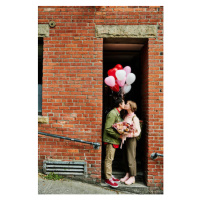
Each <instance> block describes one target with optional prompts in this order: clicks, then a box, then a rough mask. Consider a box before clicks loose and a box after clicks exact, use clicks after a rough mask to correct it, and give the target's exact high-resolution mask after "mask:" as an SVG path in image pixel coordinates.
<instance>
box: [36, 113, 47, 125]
mask: <svg viewBox="0 0 200 200" xmlns="http://www.w3.org/2000/svg"><path fill="white" fill-rule="evenodd" d="M38 123H42V124H48V123H49V117H44V116H40V115H38Z"/></svg>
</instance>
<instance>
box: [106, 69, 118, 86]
mask: <svg viewBox="0 0 200 200" xmlns="http://www.w3.org/2000/svg"><path fill="white" fill-rule="evenodd" d="M117 70H118V69H117V68H115V67H114V68H112V69H109V70H108V76H114V78H115V80H117V77H116V76H115V73H116V71H117ZM114 87H115V86H114Z"/></svg>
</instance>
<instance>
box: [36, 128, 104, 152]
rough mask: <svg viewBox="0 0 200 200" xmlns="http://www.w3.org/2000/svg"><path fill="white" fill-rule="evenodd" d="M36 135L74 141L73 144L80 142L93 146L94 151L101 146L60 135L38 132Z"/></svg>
mask: <svg viewBox="0 0 200 200" xmlns="http://www.w3.org/2000/svg"><path fill="white" fill-rule="evenodd" d="M38 134H40V135H46V136H50V137H55V138H61V139H65V140H71V141H74V142H81V143H86V144H91V145H93V147H94V149H99V146H101V145H100V144H99V143H97V142H88V141H84V140H78V139H74V138H68V137H63V136H60V135H55V134H50V133H43V132H39V131H38Z"/></svg>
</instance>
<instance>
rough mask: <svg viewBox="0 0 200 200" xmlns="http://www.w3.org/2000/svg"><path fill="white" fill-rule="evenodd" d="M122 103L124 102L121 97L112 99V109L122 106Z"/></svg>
mask: <svg viewBox="0 0 200 200" xmlns="http://www.w3.org/2000/svg"><path fill="white" fill-rule="evenodd" d="M123 101H124V100H123V99H122V98H121V97H118V98H116V99H114V102H113V106H114V108H118V107H119V104H122V102H123Z"/></svg>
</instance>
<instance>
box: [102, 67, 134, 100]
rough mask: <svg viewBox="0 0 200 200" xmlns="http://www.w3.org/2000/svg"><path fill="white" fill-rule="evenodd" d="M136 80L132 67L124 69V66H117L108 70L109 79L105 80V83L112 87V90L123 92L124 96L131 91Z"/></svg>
mask: <svg viewBox="0 0 200 200" xmlns="http://www.w3.org/2000/svg"><path fill="white" fill-rule="evenodd" d="M135 79H136V76H135V74H133V73H131V68H130V66H126V67H124V68H123V67H122V65H120V64H117V65H116V66H115V67H114V68H112V69H109V70H108V77H106V78H105V80H104V82H105V83H106V85H108V86H110V88H111V90H113V91H114V92H121V95H122V96H123V95H124V94H126V93H128V92H129V91H130V90H131V84H132V83H133V82H134V81H135ZM120 87H121V88H120Z"/></svg>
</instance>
